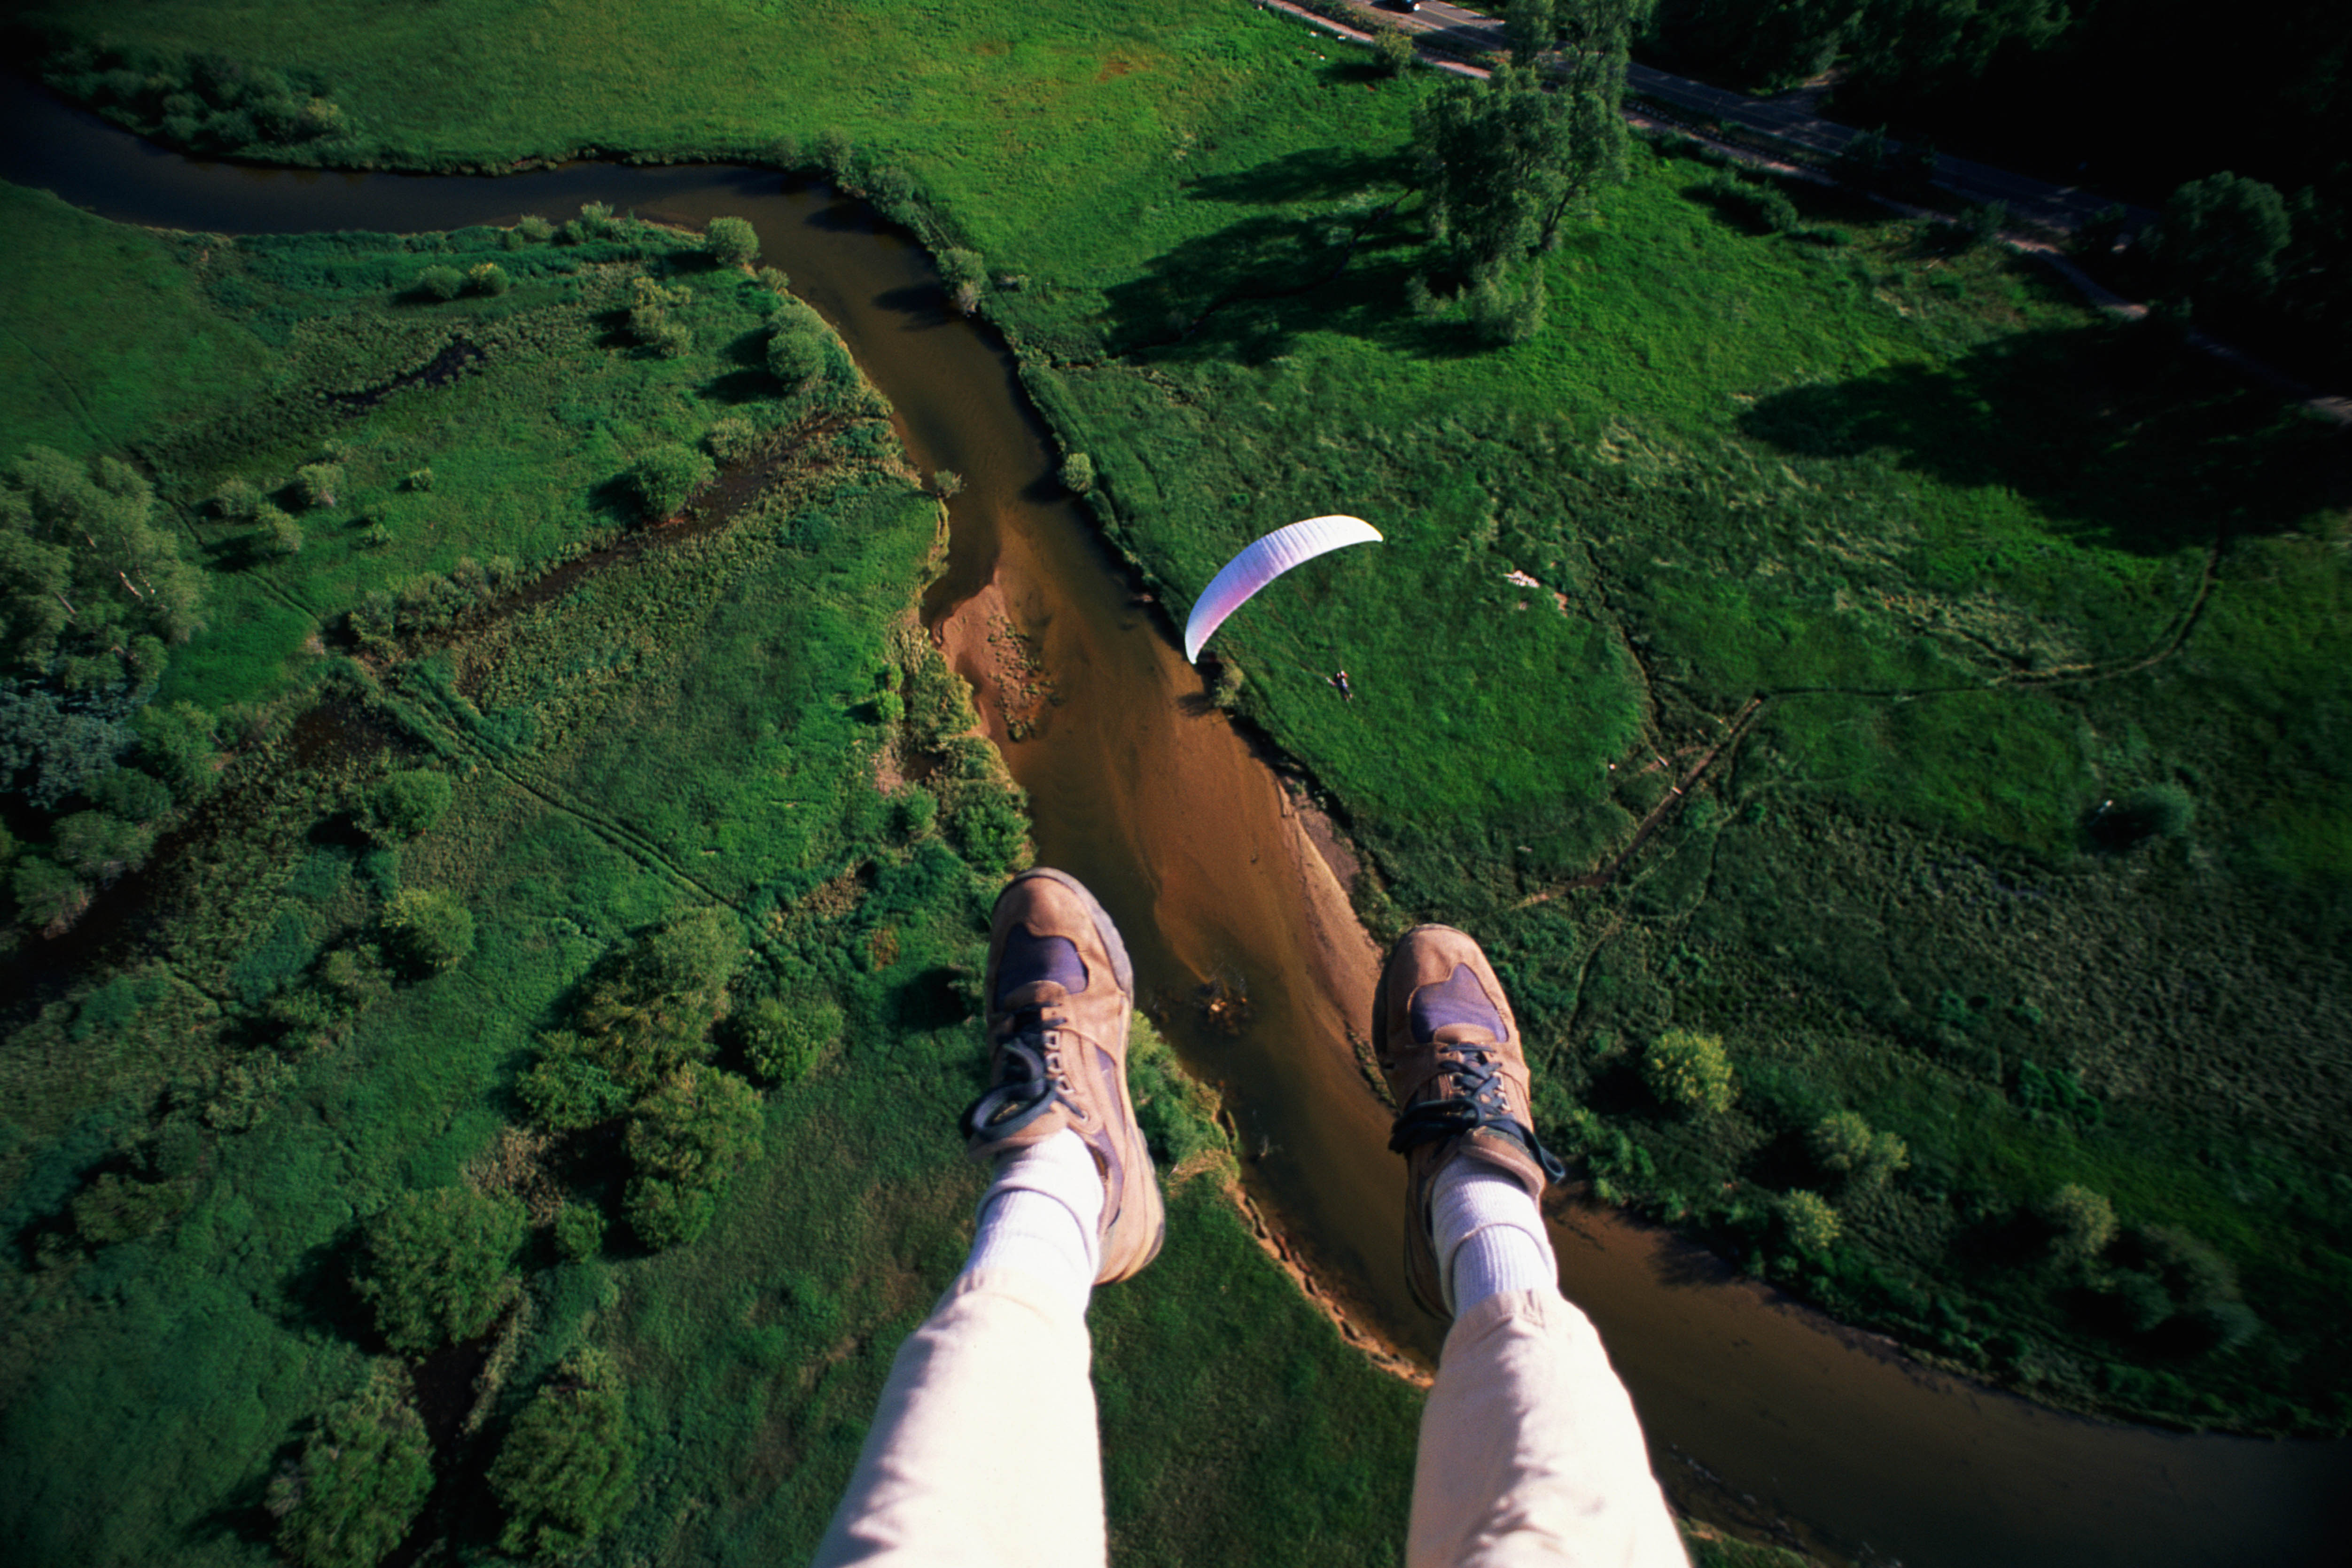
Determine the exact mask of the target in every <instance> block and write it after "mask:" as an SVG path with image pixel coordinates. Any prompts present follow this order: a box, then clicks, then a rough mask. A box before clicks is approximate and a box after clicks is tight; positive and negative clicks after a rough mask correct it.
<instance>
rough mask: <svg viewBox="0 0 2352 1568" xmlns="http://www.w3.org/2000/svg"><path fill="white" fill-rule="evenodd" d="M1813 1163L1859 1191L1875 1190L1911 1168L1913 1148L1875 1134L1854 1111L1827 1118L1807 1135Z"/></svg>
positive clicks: (1889, 1136) (1892, 1137) (1892, 1136)
mask: <svg viewBox="0 0 2352 1568" xmlns="http://www.w3.org/2000/svg"><path fill="white" fill-rule="evenodd" d="M1805 1143H1806V1147H1807V1148H1809V1149H1810V1150H1811V1152H1812V1156H1813V1161H1814V1163H1816V1164H1818V1165H1820V1166H1821V1168H1822V1170H1824V1171H1827V1172H1829V1173H1831V1174H1832V1175H1838V1176H1843V1177H1845V1178H1846V1179H1847V1180H1848V1181H1850V1182H1852V1183H1853V1184H1854V1185H1856V1186H1858V1187H1874V1186H1876V1185H1878V1184H1880V1183H1882V1182H1884V1181H1885V1180H1886V1179H1887V1178H1888V1177H1889V1176H1892V1175H1894V1174H1895V1173H1896V1172H1898V1171H1905V1170H1908V1169H1909V1168H1910V1165H1911V1150H1910V1146H1909V1145H1908V1144H1906V1143H1905V1142H1903V1140H1902V1139H1900V1138H1898V1137H1896V1136H1895V1134H1894V1133H1892V1132H1874V1131H1871V1127H1870V1123H1869V1122H1867V1121H1864V1120H1863V1119H1862V1114H1861V1112H1859V1111H1854V1110H1841V1111H1838V1112H1836V1113H1835V1114H1833V1115H1830V1116H1824V1117H1823V1118H1822V1120H1821V1121H1817V1122H1815V1123H1814V1124H1813V1126H1812V1130H1811V1131H1810V1132H1808V1133H1807V1134H1806V1135H1805Z"/></svg>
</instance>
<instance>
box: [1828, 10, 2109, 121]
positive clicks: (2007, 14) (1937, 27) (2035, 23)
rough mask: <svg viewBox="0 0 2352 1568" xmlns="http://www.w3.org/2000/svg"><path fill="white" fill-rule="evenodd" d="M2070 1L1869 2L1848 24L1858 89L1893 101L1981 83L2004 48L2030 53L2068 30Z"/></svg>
mask: <svg viewBox="0 0 2352 1568" xmlns="http://www.w3.org/2000/svg"><path fill="white" fill-rule="evenodd" d="M2067 19H2068V10H2067V6H2066V5H2065V3H2064V0H1870V4H1868V5H1863V6H1860V7H1857V8H1856V9H1854V10H1853V12H1852V13H1851V15H1850V19H1849V20H1848V21H1847V22H1846V24H1845V40H1846V57H1847V60H1848V62H1849V65H1850V67H1851V68H1852V70H1853V74H1854V77H1855V87H1856V89H1857V91H1858V93H1859V94H1860V96H1862V97H1863V98H1864V99H1865V100H1868V101H1870V102H1872V103H1880V104H1885V103H1895V102H1897V101H1899V100H1903V99H1905V98H1908V97H1915V96H1919V95H1923V94H1926V93H1928V92H1931V91H1933V90H1934V89H1937V88H1940V87H1948V86H1953V85H1958V84H1961V83H1966V82H1969V81H1973V80H1975V79H1977V78H1978V77H1979V76H1982V75H1983V74H1984V70H1985V68H1986V67H1987V66H1989V65H1990V64H1991V63H1992V61H1993V58H1994V56H1995V55H1997V54H1999V53H2000V51H2001V50H2002V49H2003V48H2004V47H2009V48H2011V49H2016V50H2032V49H2038V48H2040V47H2042V46H2043V45H2045V44H2048V43H2050V42H2052V41H2053V40H2054V39H2055V38H2056V37H2058V35H2059V34H2060V33H2062V32H2063V31H2064V30H2065V27H2066V23H2067Z"/></svg>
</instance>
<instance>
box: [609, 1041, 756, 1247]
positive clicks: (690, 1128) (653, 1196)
mask: <svg viewBox="0 0 2352 1568" xmlns="http://www.w3.org/2000/svg"><path fill="white" fill-rule="evenodd" d="M628 1147H629V1158H630V1159H631V1160H633V1161H635V1163H636V1168H637V1169H636V1174H635V1175H634V1176H632V1177H631V1178H630V1180H629V1187H628V1194H627V1199H626V1202H627V1205H628V1213H629V1224H630V1226H632V1227H633V1228H634V1229H635V1231H636V1233H637V1238H638V1239H639V1240H640V1241H643V1242H644V1243H645V1244H646V1246H647V1247H655V1248H656V1249H658V1248H661V1247H677V1246H681V1245H683V1244H684V1243H686V1242H689V1241H692V1240H694V1239H695V1238H696V1237H698V1236H700V1235H701V1234H702V1233H703V1232H704V1231H705V1230H707V1229H709V1226H710V1218H711V1215H712V1214H713V1212H714V1211H715V1210H716V1209H717V1207H718V1198H719V1192H720V1191H721V1190H722V1189H723V1188H724V1187H725V1186H726V1184H727V1179H728V1178H729V1177H730V1175H732V1174H733V1173H734V1171H735V1167H736V1166H737V1165H739V1164H740V1163H742V1162H743V1161H744V1160H746V1159H748V1158H750V1157H751V1156H752V1155H754V1154H756V1153H758V1152H759V1150H760V1097H759V1095H758V1093H757V1092H756V1091H755V1090H753V1089H752V1088H751V1085H750V1084H748V1083H745V1082H744V1081H743V1080H742V1079H740V1078H737V1077H736V1076H734V1075H733V1074H732V1073H724V1072H720V1071H719V1069H718V1068H711V1067H705V1066H703V1065H701V1064H699V1063H692V1064H689V1065H688V1066H686V1067H682V1068H678V1069H677V1071H676V1072H675V1073H672V1074H671V1075H670V1076H669V1078H668V1079H667V1080H665V1081H664V1082H663V1083H662V1085H661V1086H660V1087H659V1088H658V1089H655V1090H654V1092H653V1093H652V1094H650V1095H647V1096H646V1099H645V1100H643V1101H642V1102H640V1103H639V1105H638V1106H637V1109H636V1113H635V1116H634V1117H632V1118H631V1120H630V1122H629V1138H628Z"/></svg>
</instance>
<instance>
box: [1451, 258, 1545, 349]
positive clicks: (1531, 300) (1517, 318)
mask: <svg viewBox="0 0 2352 1568" xmlns="http://www.w3.org/2000/svg"><path fill="white" fill-rule="evenodd" d="M1544 300H1545V290H1544V280H1543V270H1542V268H1529V269H1528V275H1527V277H1526V279H1523V280H1522V281H1521V282H1520V283H1519V284H1518V285H1517V287H1514V286H1513V285H1511V284H1510V283H1508V282H1506V281H1505V280H1504V279H1502V278H1500V277H1499V276H1497V277H1491V278H1485V279H1480V280H1479V281H1478V282H1477V283H1476V284H1475V286H1474V287H1472V288H1471V289H1469V290H1468V291H1467V292H1466V293H1465V294H1464V296H1463V309H1464V312H1465V315H1466V316H1467V317H1468V319H1469V321H1470V325H1471V328H1472V330H1474V331H1476V332H1477V334H1478V338H1479V341H1480V342H1486V343H1493V344H1496V345H1497V346H1502V345H1507V344H1510V343H1523V342H1528V340H1529V339H1530V338H1533V337H1534V336H1535V335H1536V334H1537V333H1538V332H1540V331H1543V320H1544Z"/></svg>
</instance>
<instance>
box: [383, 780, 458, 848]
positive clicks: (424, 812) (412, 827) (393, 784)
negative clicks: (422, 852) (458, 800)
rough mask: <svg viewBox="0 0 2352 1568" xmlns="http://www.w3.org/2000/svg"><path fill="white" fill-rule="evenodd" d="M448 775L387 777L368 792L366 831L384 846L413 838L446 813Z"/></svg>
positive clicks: (447, 804) (447, 807) (447, 806)
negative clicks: (384, 844)
mask: <svg viewBox="0 0 2352 1568" xmlns="http://www.w3.org/2000/svg"><path fill="white" fill-rule="evenodd" d="M451 794H452V791H451V789H450V786H449V775H448V774H446V773H436V772H435V771H434V770H433V769H431V768H410V769H406V770H404V771H403V772H400V773H389V774H387V775H385V776H384V777H383V779H381V780H379V781H378V782H377V784H376V786H375V787H374V788H373V789H372V790H370V791H368V796H367V805H366V808H365V819H366V823H367V827H368V831H369V832H370V833H371V834H373V836H374V837H376V838H377V839H378V840H380V841H381V842H383V843H386V844H398V843H401V842H403V841H404V840H406V839H410V838H414V837H416V836H417V835H418V834H420V833H423V832H425V830H426V829H427V828H429V827H431V826H433V825H434V824H435V823H436V822H438V821H440V820H441V817H442V814H443V813H445V812H446V811H447V810H448V809H449V801H450V796H451Z"/></svg>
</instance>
